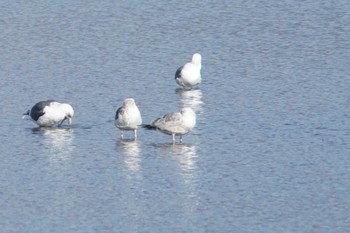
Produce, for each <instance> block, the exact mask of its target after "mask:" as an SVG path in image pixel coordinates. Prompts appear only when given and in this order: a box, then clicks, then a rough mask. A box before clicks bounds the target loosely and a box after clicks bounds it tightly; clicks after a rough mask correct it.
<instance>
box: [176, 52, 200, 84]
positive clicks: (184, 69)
mask: <svg viewBox="0 0 350 233" xmlns="http://www.w3.org/2000/svg"><path fill="white" fill-rule="evenodd" d="M201 60H202V57H201V55H200V54H199V53H195V54H193V56H192V61H191V62H189V63H186V64H185V65H183V66H181V67H180V68H178V69H177V70H176V73H175V80H176V83H177V84H179V85H180V86H182V87H185V88H189V89H192V87H193V86H195V85H197V84H199V83H200V82H201V81H202V78H201V67H202V64H201Z"/></svg>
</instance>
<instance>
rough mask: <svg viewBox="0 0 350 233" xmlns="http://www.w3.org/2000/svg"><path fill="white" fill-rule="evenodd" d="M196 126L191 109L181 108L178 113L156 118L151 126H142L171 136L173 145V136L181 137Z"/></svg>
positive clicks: (194, 115) (194, 116)
mask: <svg viewBox="0 0 350 233" xmlns="http://www.w3.org/2000/svg"><path fill="white" fill-rule="evenodd" d="M195 125H196V114H195V112H194V111H193V110H192V109H191V108H188V107H186V108H182V109H181V111H180V112H171V113H167V114H165V115H164V116H162V117H158V118H157V119H155V120H154V121H153V122H152V123H151V124H148V125H143V127H144V128H146V129H151V130H159V131H160V132H162V133H164V134H168V135H172V137H173V143H175V136H180V142H181V143H182V136H183V135H185V134H187V133H188V132H190V131H191V130H192V129H193V128H194V126H195Z"/></svg>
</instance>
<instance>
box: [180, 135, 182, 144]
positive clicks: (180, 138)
mask: <svg viewBox="0 0 350 233" xmlns="http://www.w3.org/2000/svg"><path fill="white" fill-rule="evenodd" d="M180 143H182V135H180Z"/></svg>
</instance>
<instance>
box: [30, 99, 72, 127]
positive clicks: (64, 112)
mask: <svg viewBox="0 0 350 233" xmlns="http://www.w3.org/2000/svg"><path fill="white" fill-rule="evenodd" d="M23 115H24V117H25V116H27V115H28V116H30V117H31V119H32V120H33V121H34V122H35V123H36V124H38V125H39V126H41V127H51V126H53V125H56V124H57V125H58V126H59V127H60V126H61V125H62V123H63V122H64V121H65V120H67V121H68V124H69V125H71V124H72V117H73V115H74V110H73V108H72V106H71V105H69V104H65V103H62V104H61V103H59V102H57V101H55V100H46V101H40V102H38V103H36V104H35V105H34V106H33V107H32V109H31V110H28V111H27V112H26V113H24V114H23Z"/></svg>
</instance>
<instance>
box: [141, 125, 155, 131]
mask: <svg viewBox="0 0 350 233" xmlns="http://www.w3.org/2000/svg"><path fill="white" fill-rule="evenodd" d="M141 126H142V128H144V129H149V130H156V129H157V127H155V126H154V125H147V124H143V125H141Z"/></svg>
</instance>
